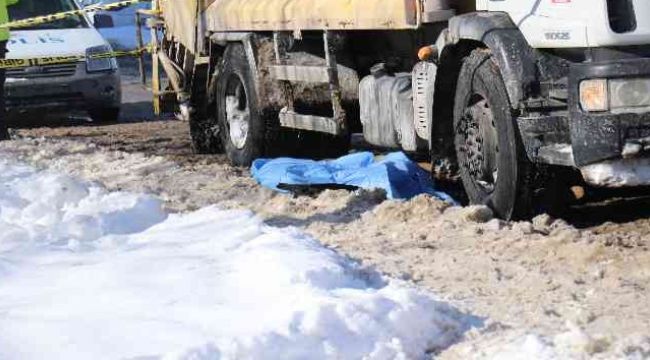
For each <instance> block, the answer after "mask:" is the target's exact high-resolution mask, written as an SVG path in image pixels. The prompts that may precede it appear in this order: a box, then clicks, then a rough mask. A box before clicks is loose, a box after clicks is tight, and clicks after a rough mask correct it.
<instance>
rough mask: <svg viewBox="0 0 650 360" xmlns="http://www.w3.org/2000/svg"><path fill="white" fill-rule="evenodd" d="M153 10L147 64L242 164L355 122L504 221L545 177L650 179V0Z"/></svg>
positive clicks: (255, 1)
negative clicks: (422, 158) (423, 160)
mask: <svg viewBox="0 0 650 360" xmlns="http://www.w3.org/2000/svg"><path fill="white" fill-rule="evenodd" d="M153 9H154V11H152V12H149V14H154V15H157V16H154V17H153V18H152V19H150V25H152V26H153V30H152V34H153V35H154V38H157V37H158V36H160V38H159V39H155V41H156V46H157V48H156V52H155V56H154V62H155V63H156V64H160V65H161V67H162V68H163V69H164V70H165V72H166V74H167V78H168V79H169V89H170V90H173V94H175V98H176V100H177V101H178V106H179V109H180V110H182V113H183V114H185V116H187V117H188V118H189V121H190V127H191V132H192V137H193V143H194V146H195V148H196V149H197V150H198V151H201V152H212V151H220V150H223V151H225V153H226V154H227V156H228V158H229V160H230V161H231V162H232V163H233V164H235V165H248V164H250V163H251V161H252V160H254V159H255V158H257V157H260V156H273V155H287V154H293V155H301V156H316V155H319V156H333V155H336V154H337V153H343V152H345V151H346V150H347V148H348V146H349V143H350V141H349V140H350V134H351V133H356V132H362V133H363V135H364V138H365V140H366V141H367V142H369V143H371V144H374V145H378V146H382V147H386V148H400V149H403V150H405V151H407V152H411V153H413V154H420V155H422V154H424V155H426V156H428V157H430V158H431V161H432V164H433V166H432V168H433V173H434V176H435V177H436V178H437V179H439V183H441V184H442V183H444V181H445V180H449V179H452V180H454V179H460V180H461V182H462V184H463V187H464V190H465V193H466V196H467V198H468V200H469V201H470V202H471V203H478V204H486V205H488V206H490V207H491V208H492V209H493V210H494V211H495V212H496V213H497V214H498V215H499V216H501V217H503V218H513V217H525V216H529V215H530V214H531V212H532V211H533V209H535V205H534V204H535V202H536V201H537V200H538V199H537V198H538V197H539V193H538V190H539V189H546V190H547V193H548V190H549V189H567V188H568V187H569V186H571V185H572V184H582V185H589V186H592V187H600V188H624V187H644V186H648V185H650V156H649V155H648V154H649V153H650V45H649V44H650V2H648V1H646V0H471V1H466V0H455V1H454V0H203V1H175V0H158V1H155V2H154V3H153ZM156 30H157V31H156ZM154 71H157V67H156V68H155V69H154ZM155 90H156V91H157V92H158V94H159V95H164V94H165V93H169V91H162V89H161V87H160V85H158V84H156V89H155ZM558 185H560V186H558ZM559 191H560V190H558V191H557V192H555V190H552V191H551V197H557V198H561V197H562V195H561V193H560V192H559ZM562 191H564V190H562Z"/></svg>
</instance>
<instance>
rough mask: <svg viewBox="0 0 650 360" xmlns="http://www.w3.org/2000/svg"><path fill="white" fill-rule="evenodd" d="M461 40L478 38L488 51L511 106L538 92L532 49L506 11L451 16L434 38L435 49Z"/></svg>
mask: <svg viewBox="0 0 650 360" xmlns="http://www.w3.org/2000/svg"><path fill="white" fill-rule="evenodd" d="M461 40H474V41H479V42H481V43H483V44H485V45H486V46H487V47H488V48H489V49H490V50H491V51H492V54H493V55H494V59H495V60H496V62H497V64H498V65H499V68H500V69H501V75H502V77H503V81H504V83H505V85H506V89H507V90H508V96H509V98H510V104H511V106H512V107H513V108H517V107H519V104H520V103H521V102H522V101H523V100H525V99H527V98H529V97H531V96H535V95H538V93H539V85H538V79H537V67H536V56H535V50H534V49H533V48H531V47H530V45H529V44H528V42H527V41H526V39H525V38H524V35H523V34H522V33H521V31H520V30H519V29H518V28H517V26H516V25H515V24H514V23H513V22H512V19H511V18H510V16H509V15H508V14H506V13H503V12H474V13H469V14H464V15H460V16H455V17H453V18H451V19H450V20H449V27H448V29H447V31H445V32H443V34H441V38H440V39H438V42H437V45H438V49H440V53H442V51H443V50H444V47H445V46H453V45H455V44H457V43H458V42H460V41H461Z"/></svg>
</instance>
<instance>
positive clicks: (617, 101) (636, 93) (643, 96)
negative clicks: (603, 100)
mask: <svg viewBox="0 0 650 360" xmlns="http://www.w3.org/2000/svg"><path fill="white" fill-rule="evenodd" d="M609 93H610V99H609V104H610V107H611V109H612V110H617V109H627V108H639V107H650V79H642V78H636V79H612V80H609Z"/></svg>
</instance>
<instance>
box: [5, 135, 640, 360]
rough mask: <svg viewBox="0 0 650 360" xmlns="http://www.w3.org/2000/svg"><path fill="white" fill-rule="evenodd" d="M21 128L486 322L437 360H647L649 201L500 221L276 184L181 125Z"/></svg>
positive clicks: (427, 202) (41, 155)
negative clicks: (271, 186) (294, 236)
mask: <svg viewBox="0 0 650 360" xmlns="http://www.w3.org/2000/svg"><path fill="white" fill-rule="evenodd" d="M18 137H19V138H20V139H18V140H14V141H10V142H6V143H3V144H0V154H2V156H5V157H8V158H11V159H18V160H20V161H24V162H25V163H28V164H30V165H32V166H36V167H37V168H40V169H48V170H49V171H52V172H54V173H59V174H66V175H69V176H72V177H74V178H78V179H84V180H86V181H96V182H98V183H101V184H103V186H106V188H107V189H108V191H130V192H134V193H138V194H141V193H150V194H154V195H156V196H158V197H159V198H160V199H161V200H162V205H161V206H162V208H163V210H164V211H165V212H170V213H172V214H176V213H179V214H188V213H192V212H193V211H197V210H199V209H201V208H204V207H209V206H211V205H216V206H218V207H219V208H221V209H231V210H237V211H241V209H247V210H252V211H253V212H254V213H255V214H257V216H259V217H260V218H261V219H263V221H264V225H263V226H269V227H273V228H278V229H282V230H277V231H289V232H291V231H299V232H301V233H304V234H307V235H306V236H310V237H313V238H314V239H317V240H318V241H319V242H320V243H322V244H325V245H326V246H327V247H328V248H329V249H334V250H336V251H337V252H338V253H339V254H342V255H344V256H349V257H351V258H353V259H356V260H358V261H359V262H360V264H361V265H359V266H362V267H363V268H366V269H367V268H373V269H376V270H377V271H379V272H381V273H383V274H387V275H388V276H390V277H392V278H396V279H400V281H402V282H405V283H410V284H411V286H415V287H417V288H418V289H421V290H423V291H428V292H430V293H431V294H435V296H436V297H437V299H438V300H439V301H441V302H443V301H444V302H445V303H448V304H450V306H453V308H454V309H457V311H459V312H460V313H463V314H471V316H473V317H476V318H480V319H482V324H481V326H477V327H475V328H472V329H469V330H468V331H466V332H464V333H462V334H461V335H459V337H458V338H457V339H456V340H455V341H454V342H453V344H450V345H449V344H448V345H449V346H444V347H442V348H440V349H438V350H439V351H437V352H435V351H434V353H436V354H435V355H437V357H439V358H443V359H459V358H463V359H464V358H506V359H511V358H515V359H516V358H519V359H528V358H554V357H557V358H575V359H582V358H603V359H609V358H631V359H637V358H638V359H642V358H649V357H650V331H649V329H650V306H648V304H650V299H649V295H650V290H649V288H650V252H649V251H648V247H649V246H650V214H648V213H647V211H648V209H650V202H648V200H647V199H644V198H639V199H633V200H630V201H624V202H614V203H611V204H605V205H600V206H599V207H595V208H581V209H576V210H575V212H574V215H573V217H570V218H567V219H566V220H562V219H554V218H552V217H550V216H547V215H540V216H538V217H536V218H535V219H533V221H531V222H504V221H500V220H497V219H494V218H493V217H492V214H491V212H490V211H489V210H488V209H486V208H484V207H466V208H462V207H453V206H450V205H448V204H446V203H444V202H441V201H439V200H436V199H434V198H431V197H428V196H420V197H416V198H414V199H412V200H409V201H393V200H386V199H385V197H384V196H383V194H382V193H380V192H377V191H360V192H356V193H349V192H345V191H325V192H323V193H322V194H320V195H318V196H316V197H297V198H293V197H290V196H286V195H279V194H276V193H273V192H271V191H269V190H266V189H263V188H261V187H259V186H258V185H257V184H255V182H254V181H252V180H251V179H250V176H249V175H250V174H249V173H248V171H247V170H246V169H236V168H232V167H230V166H228V165H226V164H225V161H224V160H223V157H222V156H220V155H217V156H199V155H194V154H192V153H191V151H190V149H189V146H188V145H189V144H188V139H187V129H186V124H184V123H179V122H162V123H153V122H152V123H141V124H129V125H124V124H123V125H114V126H105V127H80V128H57V129H45V128H43V129H36V130H29V131H20V132H19V133H18ZM199 211H202V210H199ZM173 216H185V215H173ZM260 226H262V225H260ZM337 256H338V255H337ZM390 357H391V356H389V358H390ZM407 358H408V356H407Z"/></svg>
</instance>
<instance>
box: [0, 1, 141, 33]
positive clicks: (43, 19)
mask: <svg viewBox="0 0 650 360" xmlns="http://www.w3.org/2000/svg"><path fill="white" fill-rule="evenodd" d="M46 1H49V0H46ZM150 1H151V0H124V1H118V2H114V3H111V4H104V5H101V4H100V5H91V6H88V7H85V8H83V9H80V10H70V11H64V12H60V13H56V14H51V15H44V16H37V17H33V18H28V19H22V20H16V21H10V22H8V23H4V24H0V28H12V29H19V28H25V27H31V26H34V25H40V24H45V23H48V22H53V21H58V20H63V19H65V18H68V17H73V16H78V15H83V14H86V13H89V12H94V11H116V10H121V9H123V8H125V7H129V6H131V5H134V4H137V3H142V2H150Z"/></svg>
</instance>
